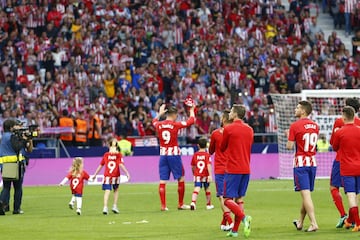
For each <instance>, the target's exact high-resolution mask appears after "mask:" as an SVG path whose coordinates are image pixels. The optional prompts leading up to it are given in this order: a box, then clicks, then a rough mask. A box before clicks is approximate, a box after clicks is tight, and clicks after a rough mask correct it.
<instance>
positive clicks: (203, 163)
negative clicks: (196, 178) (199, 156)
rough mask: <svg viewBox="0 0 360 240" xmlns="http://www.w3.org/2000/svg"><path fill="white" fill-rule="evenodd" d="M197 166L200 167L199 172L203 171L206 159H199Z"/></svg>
mask: <svg viewBox="0 0 360 240" xmlns="http://www.w3.org/2000/svg"><path fill="white" fill-rule="evenodd" d="M196 167H197V168H198V169H199V173H202V172H203V171H204V169H205V162H204V161H198V162H197V164H196Z"/></svg>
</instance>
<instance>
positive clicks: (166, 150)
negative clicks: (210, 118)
mask: <svg viewBox="0 0 360 240" xmlns="http://www.w3.org/2000/svg"><path fill="white" fill-rule="evenodd" d="M194 122H195V118H194V117H190V118H189V119H188V120H187V121H181V122H174V121H171V120H164V121H159V120H158V119H156V118H155V119H153V125H154V126H155V128H156V130H157V133H158V135H159V144H160V155H181V150H180V148H179V144H178V131H179V129H181V128H186V127H189V126H190V125H192V124H193V123H194Z"/></svg>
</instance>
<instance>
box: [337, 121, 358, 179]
mask: <svg viewBox="0 0 360 240" xmlns="http://www.w3.org/2000/svg"><path fill="white" fill-rule="evenodd" d="M359 145H360V127H359V126H358V125H356V124H353V123H351V124H345V125H344V126H342V127H341V128H340V129H339V130H338V131H336V132H335V134H334V137H333V145H332V146H333V148H334V150H335V151H338V153H340V159H339V160H340V175H341V176H360V148H359Z"/></svg>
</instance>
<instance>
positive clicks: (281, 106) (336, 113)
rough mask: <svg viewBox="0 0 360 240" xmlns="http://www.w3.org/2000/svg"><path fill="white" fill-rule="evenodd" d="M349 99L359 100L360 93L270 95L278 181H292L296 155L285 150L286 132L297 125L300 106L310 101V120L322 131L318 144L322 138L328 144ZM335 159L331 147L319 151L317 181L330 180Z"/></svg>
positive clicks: (329, 92)
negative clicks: (296, 108)
mask: <svg viewBox="0 0 360 240" xmlns="http://www.w3.org/2000/svg"><path fill="white" fill-rule="evenodd" d="M349 97H356V98H358V99H359V100H360V90H303V91H302V92H301V93H300V94H271V98H272V101H273V104H274V107H275V117H276V124H277V135H278V149H279V166H280V169H279V178H292V177H293V157H294V151H289V150H287V149H286V142H287V138H286V135H285V132H286V130H288V129H289V127H290V124H291V123H293V122H294V121H296V118H295V116H294V115H295V107H296V105H297V104H298V102H299V101H300V100H308V101H310V102H311V103H312V106H313V112H312V114H311V116H310V118H311V119H312V120H314V121H315V122H316V123H317V124H318V125H319V127H320V134H319V140H318V142H319V141H323V140H322V139H321V137H323V138H324V139H325V141H326V142H329V141H330V136H331V132H332V127H333V124H334V121H335V119H336V118H338V117H340V116H341V110H342V108H343V107H344V105H345V99H346V98H349ZM319 144H320V143H319ZM319 146H320V145H319ZM322 146H324V145H322ZM325 146H326V144H325ZM334 158H335V152H333V151H332V149H331V146H330V148H329V149H319V150H318V152H317V154H316V159H317V165H318V167H317V173H316V175H317V177H318V178H328V177H329V176H330V172H331V167H332V162H333V160H334Z"/></svg>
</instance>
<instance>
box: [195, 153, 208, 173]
mask: <svg viewBox="0 0 360 240" xmlns="http://www.w3.org/2000/svg"><path fill="white" fill-rule="evenodd" d="M209 164H211V157H210V154H209V153H208V152H196V153H195V154H194V155H193V157H192V160H191V166H192V168H193V172H194V177H208V176H209V171H208V165H209Z"/></svg>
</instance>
